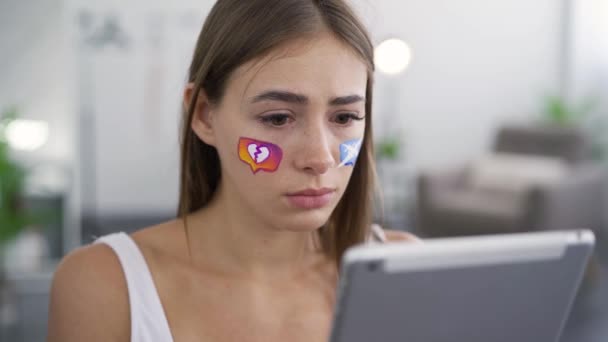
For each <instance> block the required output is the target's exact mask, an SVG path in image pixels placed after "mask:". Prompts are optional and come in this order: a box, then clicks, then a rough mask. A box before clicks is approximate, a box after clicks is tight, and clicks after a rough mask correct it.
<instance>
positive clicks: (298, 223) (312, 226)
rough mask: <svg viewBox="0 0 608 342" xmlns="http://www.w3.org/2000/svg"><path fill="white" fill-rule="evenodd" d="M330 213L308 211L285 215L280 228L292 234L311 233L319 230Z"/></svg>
mask: <svg viewBox="0 0 608 342" xmlns="http://www.w3.org/2000/svg"><path fill="white" fill-rule="evenodd" d="M330 214H331V212H330V211H326V210H310V211H306V212H299V213H295V214H291V215H286V217H285V218H284V219H283V220H282V221H283V222H284V223H282V224H281V228H283V229H286V230H289V231H292V232H311V231H315V230H317V229H319V228H321V227H322V226H323V225H324V224H325V223H326V222H327V220H328V219H329V215H330Z"/></svg>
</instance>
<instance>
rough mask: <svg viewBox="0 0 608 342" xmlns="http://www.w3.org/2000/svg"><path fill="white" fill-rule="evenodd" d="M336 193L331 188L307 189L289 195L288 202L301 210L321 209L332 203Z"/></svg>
mask: <svg viewBox="0 0 608 342" xmlns="http://www.w3.org/2000/svg"><path fill="white" fill-rule="evenodd" d="M335 192H336V190H334V189H329V188H323V189H306V190H303V191H298V192H294V193H290V194H287V200H288V201H289V203H290V204H291V205H293V206H294V207H297V208H300V209H319V208H322V207H324V206H326V205H327V204H329V202H331V199H332V197H333V196H334V194H335Z"/></svg>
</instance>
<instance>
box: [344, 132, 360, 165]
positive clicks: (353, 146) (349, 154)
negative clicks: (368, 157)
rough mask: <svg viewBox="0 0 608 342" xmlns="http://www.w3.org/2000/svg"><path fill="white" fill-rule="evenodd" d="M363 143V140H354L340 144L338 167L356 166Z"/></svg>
mask: <svg viewBox="0 0 608 342" xmlns="http://www.w3.org/2000/svg"><path fill="white" fill-rule="evenodd" d="M362 142H363V139H352V140H348V141H345V142H343V143H342V144H340V165H338V167H341V166H355V163H356V162H357V157H358V156H359V151H360V150H361V143H362Z"/></svg>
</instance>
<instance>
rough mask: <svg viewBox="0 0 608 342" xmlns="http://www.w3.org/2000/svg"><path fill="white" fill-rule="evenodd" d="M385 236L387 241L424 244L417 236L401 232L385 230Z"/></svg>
mask: <svg viewBox="0 0 608 342" xmlns="http://www.w3.org/2000/svg"><path fill="white" fill-rule="evenodd" d="M384 234H385V235H386V240H387V241H403V242H417V243H420V242H422V240H420V238H418V237H417V236H416V235H414V234H412V233H408V232H404V231H400V230H390V229H385V230H384Z"/></svg>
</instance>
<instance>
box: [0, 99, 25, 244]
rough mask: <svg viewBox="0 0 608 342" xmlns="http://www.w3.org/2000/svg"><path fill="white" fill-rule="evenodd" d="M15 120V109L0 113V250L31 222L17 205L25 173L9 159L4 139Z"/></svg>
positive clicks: (7, 145)
mask: <svg viewBox="0 0 608 342" xmlns="http://www.w3.org/2000/svg"><path fill="white" fill-rule="evenodd" d="M16 118H17V108H16V107H11V108H8V109H7V110H5V111H4V112H2V113H0V249H1V247H2V246H3V245H4V244H5V243H6V242H7V241H9V240H10V239H11V238H13V237H14V236H15V235H17V233H18V232H19V231H20V230H21V229H22V228H23V227H25V226H27V225H28V224H29V223H30V222H31V219H30V218H29V217H28V216H27V215H26V213H25V212H24V210H23V209H22V208H21V206H20V203H19V202H20V201H19V198H20V195H21V193H22V189H23V182H24V177H25V171H24V170H23V168H21V167H20V166H19V165H18V164H17V163H16V162H14V161H13V160H12V159H11V157H10V153H9V152H10V147H9V144H8V142H7V139H6V128H7V126H8V125H9V124H10V123H11V122H12V121H13V120H15V119H16Z"/></svg>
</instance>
